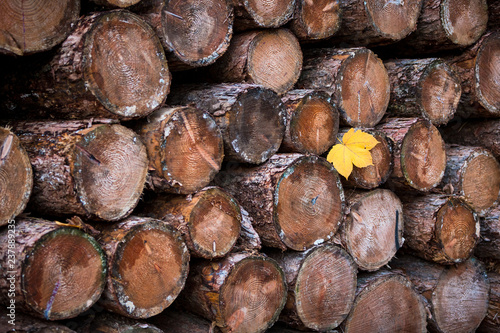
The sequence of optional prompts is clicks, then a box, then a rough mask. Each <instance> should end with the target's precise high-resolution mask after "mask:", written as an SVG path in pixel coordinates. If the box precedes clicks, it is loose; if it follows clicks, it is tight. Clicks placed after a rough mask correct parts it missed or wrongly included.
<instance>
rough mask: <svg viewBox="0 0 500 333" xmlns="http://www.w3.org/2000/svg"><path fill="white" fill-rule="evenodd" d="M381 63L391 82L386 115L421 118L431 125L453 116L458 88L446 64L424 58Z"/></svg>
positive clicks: (456, 104)
mask: <svg viewBox="0 0 500 333" xmlns="http://www.w3.org/2000/svg"><path fill="white" fill-rule="evenodd" d="M384 65H385V68H387V72H388V73H389V80H390V82H391V99H390V101H389V107H388V108H387V114H388V115H389V116H392V117H422V118H424V119H427V120H429V121H430V122H432V124H434V125H435V126H439V125H445V124H446V123H447V122H448V121H449V120H450V119H452V118H453V116H454V115H455V111H456V110H457V106H458V102H459V100H460V96H461V94H462V88H461V85H460V80H459V79H458V77H457V76H456V75H455V73H454V72H453V70H452V69H451V67H450V66H449V65H448V64H447V63H445V62H444V61H443V60H441V59H437V58H427V59H411V60H394V61H387V62H385V63H384Z"/></svg>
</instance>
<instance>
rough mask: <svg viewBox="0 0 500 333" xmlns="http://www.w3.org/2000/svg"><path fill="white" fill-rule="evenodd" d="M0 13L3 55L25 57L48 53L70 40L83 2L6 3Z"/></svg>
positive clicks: (0, 43) (8, 1) (56, 0)
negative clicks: (32, 54)
mask: <svg viewBox="0 0 500 333" xmlns="http://www.w3.org/2000/svg"><path fill="white" fill-rule="evenodd" d="M0 13H1V14H0V31H1V34H0V53H4V54H8V55H18V56H22V55H26V54H31V53H38V52H43V51H48V50H50V49H52V48H53V47H54V46H56V45H57V44H59V43H61V42H62V41H63V40H64V39H65V38H66V37H68V35H69V34H70V32H71V30H72V26H73V24H75V23H76V21H78V17H79V15H80V1H79V0H64V1H59V0H44V1H33V0H31V1H27V2H26V1H19V0H7V1H2V3H1V4H0Z"/></svg>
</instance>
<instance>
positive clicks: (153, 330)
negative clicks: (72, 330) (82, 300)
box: [78, 312, 188, 333]
mask: <svg viewBox="0 0 500 333" xmlns="http://www.w3.org/2000/svg"><path fill="white" fill-rule="evenodd" d="M89 317H90V316H89ZM96 332H98V333H101V332H106V333H125V332H128V333H166V332H171V331H163V330H161V329H160V328H158V327H156V326H155V325H153V324H150V323H147V322H145V321H141V320H137V319H131V318H127V317H123V316H120V315H117V314H112V313H109V312H99V313H97V314H96V315H93V318H91V319H90V318H89V319H88V322H87V323H85V325H83V326H82V327H79V328H78V333H96ZM186 332H188V331H186Z"/></svg>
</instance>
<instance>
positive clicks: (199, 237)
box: [141, 186, 241, 259]
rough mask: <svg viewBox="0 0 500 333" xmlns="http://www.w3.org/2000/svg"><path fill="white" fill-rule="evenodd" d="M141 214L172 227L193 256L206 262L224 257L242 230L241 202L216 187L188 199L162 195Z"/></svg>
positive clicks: (142, 209)
mask: <svg viewBox="0 0 500 333" xmlns="http://www.w3.org/2000/svg"><path fill="white" fill-rule="evenodd" d="M141 214H142V215H145V216H149V217H152V218H155V219H160V220H162V221H164V222H165V223H167V224H170V225H172V226H173V227H174V228H175V229H177V230H178V231H179V232H180V233H181V234H182V236H183V238H184V240H185V242H186V245H187V247H188V248H189V250H190V252H191V254H192V255H193V256H195V257H202V258H206V259H212V258H218V257H223V256H225V255H226V254H227V253H228V252H229V251H231V249H232V248H233V246H234V245H235V243H236V241H237V240H238V237H239V235H240V230H241V212H240V207H239V205H238V203H237V202H236V200H235V199H234V198H233V197H232V196H230V195H229V194H228V193H226V192H225V191H224V190H222V189H221V188H218V187H214V186H211V187H207V188H204V189H202V190H200V191H199V192H197V193H195V194H193V195H189V196H167V195H159V196H157V197H156V198H154V199H153V200H151V201H148V202H147V203H145V205H143V206H142V208H141Z"/></svg>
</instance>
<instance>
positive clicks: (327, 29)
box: [290, 0, 342, 40]
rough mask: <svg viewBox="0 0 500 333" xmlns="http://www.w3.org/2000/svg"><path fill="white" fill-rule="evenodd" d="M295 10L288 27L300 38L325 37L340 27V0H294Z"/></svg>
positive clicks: (315, 38)
mask: <svg viewBox="0 0 500 333" xmlns="http://www.w3.org/2000/svg"><path fill="white" fill-rule="evenodd" d="M295 2H296V4H295V12H294V15H293V17H292V20H291V21H290V28H291V29H292V31H293V33H294V34H295V35H296V36H297V37H298V38H299V39H301V40H319V39H326V38H329V37H331V36H332V35H334V34H335V33H336V32H337V31H338V30H339V28H340V22H341V20H342V19H341V17H342V9H341V1H340V0H315V1H308V0H295Z"/></svg>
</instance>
